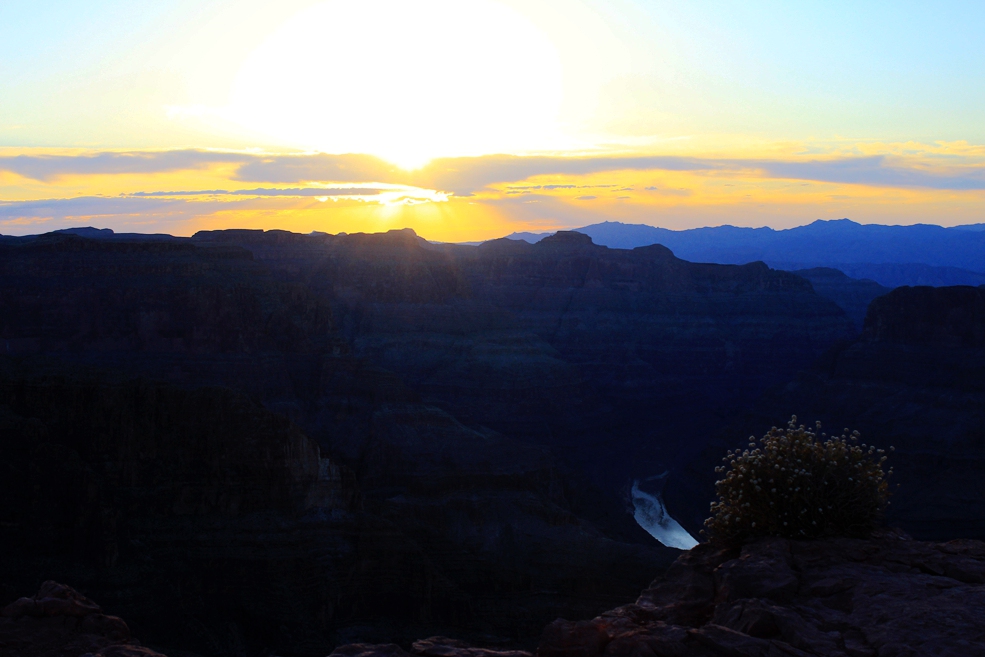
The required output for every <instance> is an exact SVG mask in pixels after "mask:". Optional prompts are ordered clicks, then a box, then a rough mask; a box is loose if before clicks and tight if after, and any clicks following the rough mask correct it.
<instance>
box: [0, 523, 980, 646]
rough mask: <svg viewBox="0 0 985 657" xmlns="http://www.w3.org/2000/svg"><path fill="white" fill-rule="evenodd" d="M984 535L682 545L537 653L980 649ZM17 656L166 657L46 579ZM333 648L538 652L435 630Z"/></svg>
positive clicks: (553, 628)
mask: <svg viewBox="0 0 985 657" xmlns="http://www.w3.org/2000/svg"><path fill="white" fill-rule="evenodd" d="M983 605H985V543H982V542H980V541H970V540H955V541H950V542H947V543H925V542H921V541H914V540H912V539H910V538H909V537H908V536H906V535H905V534H902V533H900V532H882V533H881V534H879V535H877V536H874V537H873V538H871V539H869V540H859V539H825V540H816V541H789V540H785V539H762V540H759V541H756V542H753V543H750V544H747V545H745V546H744V547H742V548H741V549H739V548H734V549H721V548H715V547H714V546H711V545H707V544H702V545H700V546H698V547H696V548H694V549H692V550H690V551H689V552H686V553H684V554H683V555H682V556H681V557H680V558H679V559H678V560H677V561H676V562H675V563H674V564H673V565H672V566H671V567H670V568H669V569H668V570H667V572H666V573H665V574H663V575H662V576H660V577H658V578H657V579H655V580H654V581H653V582H652V583H651V584H650V585H649V586H648V587H647V588H646V589H644V590H643V592H642V594H641V595H640V596H639V598H638V599H637V600H636V602H635V603H633V604H624V605H622V606H619V607H616V608H614V609H610V610H608V611H605V612H603V613H601V614H599V615H598V616H597V617H595V618H593V619H592V620H590V621H589V620H582V621H569V620H564V619H558V620H555V621H554V622H552V623H550V624H549V625H547V626H546V627H545V628H544V630H543V632H542V633H541V637H540V640H539V643H538V645H537V648H536V651H535V653H533V654H535V655H536V657H722V656H732V657H809V656H814V657H880V656H886V655H892V656H898V655H908V656H911V657H943V656H948V657H951V656H953V657H959V656H960V657H980V656H981V655H985V615H983V614H982V613H981V608H982V606H983ZM0 647H3V648H5V650H6V652H5V654H8V655H10V657H74V656H75V655H78V654H80V653H82V652H86V653H88V654H93V657H159V654H158V653H157V652H155V651H153V650H151V649H148V648H144V647H141V646H140V644H139V642H138V641H137V640H135V639H134V638H132V636H131V634H130V630H129V628H128V627H127V625H126V623H125V622H124V621H123V620H121V619H120V618H116V617H113V616H107V615H105V614H104V613H103V612H102V610H101V609H100V608H99V607H98V606H97V605H96V604H95V603H93V602H91V601H90V600H88V599H86V598H84V597H82V596H81V595H79V594H78V593H77V592H76V591H74V590H72V589H69V588H67V587H64V586H62V585H59V584H56V583H54V582H46V583H45V584H44V585H42V587H41V590H40V591H39V592H38V594H37V595H35V596H33V597H32V598H22V599H20V600H18V601H17V602H14V603H12V604H11V605H9V606H7V607H6V608H4V609H3V610H2V612H0ZM407 647H408V648H409V650H405V649H404V648H403V647H401V646H400V645H397V644H393V643H388V644H365V643H362V644H349V645H344V646H340V647H339V648H337V649H336V650H335V651H334V652H333V653H332V656H333V657H407V655H408V653H410V654H413V655H417V656H418V657H533V654H532V653H531V652H526V651H522V650H515V649H513V650H510V649H506V650H504V649H502V648H493V649H489V648H483V647H476V646H474V645H472V644H469V643H467V642H464V641H461V640H458V639H450V638H447V637H442V636H434V637H431V638H428V639H422V640H418V641H415V642H413V643H412V644H411V645H409V646H407Z"/></svg>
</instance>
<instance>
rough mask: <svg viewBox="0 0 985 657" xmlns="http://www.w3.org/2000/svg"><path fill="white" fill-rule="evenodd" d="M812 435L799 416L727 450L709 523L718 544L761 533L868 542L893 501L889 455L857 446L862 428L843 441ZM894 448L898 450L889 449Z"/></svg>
mask: <svg viewBox="0 0 985 657" xmlns="http://www.w3.org/2000/svg"><path fill="white" fill-rule="evenodd" d="M816 427H817V428H816V430H815V431H810V430H808V429H806V428H805V427H804V425H800V426H798V425H797V416H796V415H794V416H793V418H792V419H791V420H790V422H789V423H788V424H787V428H786V429H777V428H776V427H773V428H772V429H770V430H769V432H768V433H767V434H766V435H765V436H763V438H762V439H761V440H760V444H759V446H757V445H756V439H755V437H752V436H750V438H749V447H748V449H745V450H743V451H742V452H739V451H738V450H736V451H734V452H729V453H728V456H726V457H725V459H724V461H725V463H726V464H725V465H722V466H719V467H717V468H715V472H717V473H725V475H724V477H723V478H722V479H720V480H719V481H717V482H715V487H716V492H717V494H718V501H717V502H713V503H712V505H711V512H712V516H711V518H709V519H708V520H706V521H705V527H706V531H705V532H703V533H705V534H706V535H707V536H708V537H709V538H710V539H711V540H712V541H714V542H717V543H725V544H739V543H742V542H743V541H746V540H749V539H752V538H757V537H761V536H782V537H785V538H819V537H823V536H849V537H856V538H864V537H867V536H868V535H869V534H870V533H871V532H872V530H873V529H874V528H875V526H876V523H877V522H878V521H879V519H880V516H881V515H882V512H883V511H884V509H885V507H886V505H887V504H888V503H889V483H888V481H887V479H888V477H889V476H890V475H892V472H893V470H892V468H890V469H889V471H888V473H884V472H883V469H882V467H883V463H885V461H886V456H885V453H884V451H883V450H881V449H876V448H875V447H871V446H869V445H866V444H865V443H861V444H859V442H858V441H859V433H858V431H852V432H849V431H848V429H845V431H844V433H843V434H842V435H841V436H838V437H835V436H832V437H828V436H827V434H824V433H820V431H821V423H820V422H818V423H816ZM889 449H890V450H892V449H893V448H892V447H890V448H889Z"/></svg>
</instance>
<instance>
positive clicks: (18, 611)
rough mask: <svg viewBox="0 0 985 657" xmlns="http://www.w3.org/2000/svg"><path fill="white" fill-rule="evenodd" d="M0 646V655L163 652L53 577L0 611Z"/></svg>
mask: <svg viewBox="0 0 985 657" xmlns="http://www.w3.org/2000/svg"><path fill="white" fill-rule="evenodd" d="M0 651H2V652H3V654H4V655H5V657H80V656H82V657H165V656H164V655H161V654H160V653H158V652H155V651H154V650H151V649H149V648H145V647H143V646H141V645H140V643H139V642H138V641H136V640H135V639H133V638H132V637H131V636H130V628H129V627H127V624H126V623H125V622H124V621H123V619H121V618H118V617H116V616H108V615H106V614H104V613H103V610H102V608H100V606H99V605H97V604H96V603H95V602H93V601H92V600H89V599H88V598H86V597H85V596H83V595H82V594H81V593H79V592H78V591H76V590H75V589H73V588H71V587H68V586H65V585H64V584H59V583H58V582H53V581H47V582H45V583H44V584H42V585H41V588H40V590H39V591H38V592H37V594H36V595H34V596H33V597H30V598H20V599H18V600H16V601H15V602H12V603H10V604H9V605H7V606H6V607H4V608H3V609H2V610H0Z"/></svg>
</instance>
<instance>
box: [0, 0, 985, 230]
mask: <svg viewBox="0 0 985 657" xmlns="http://www.w3.org/2000/svg"><path fill="white" fill-rule="evenodd" d="M983 34H985V3H983V2H981V1H975V2H937V3H925V2H922V3H917V2H903V1H897V2H865V1H859V0H855V1H853V2H840V1H830V0H829V1H828V2H792V1H790V2H779V1H774V2H759V1H753V0H747V1H745V2H705V1H688V2H680V1H677V2H669V1H667V2H665V1H663V0H605V1H602V0H522V1H520V0H499V1H496V0H422V1H417V0H360V1H359V2H352V1H351V0H350V1H348V2H343V1H339V0H324V1H311V0H280V1H279V2H270V1H269V0H267V1H260V0H236V1H233V0H195V1H194V2H193V1H190V0H188V1H186V0H172V1H165V0H155V1H149V2H132V1H130V2H123V1H117V0H90V1H89V2H85V3H82V2H78V1H77V0H73V1H65V0H62V1H50V0H33V1H27V0H9V1H5V2H2V3H0V233H3V234H30V233H40V232H46V231H48V230H53V229H57V228H65V227H71V226H87V225H92V226H97V227H108V228H113V229H114V230H117V231H135V232H167V233H171V234H175V235H188V234H191V233H193V232H195V231H196V230H200V229H205V228H225V227H248V228H285V229H289V230H295V231H302V232H308V231H312V230H320V231H326V232H332V233H335V232H339V231H346V232H354V231H380V230H387V229H390V228H401V227H405V226H409V227H411V228H414V229H415V230H417V232H418V233H419V234H421V235H422V236H424V237H427V238H429V239H436V240H444V241H464V240H479V239H485V238H491V237H497V236H501V235H504V234H507V233H509V232H512V231H515V230H518V231H519V230H535V231H543V230H553V229H558V228H570V227H576V226H582V225H586V224H589V223H596V222H599V221H605V220H615V221H624V222H631V223H647V224H651V225H656V226H664V227H668V228H689V227H697V226H707V225H719V224H733V225H741V226H772V227H774V228H785V227H791V226H796V225H800V224H804V223H808V222H811V221H813V220H815V219H834V218H841V217H849V218H852V219H854V220H856V221H859V222H862V223H890V224H911V223H921V222H922V223H936V224H941V225H958V224H968V223H979V222H985V66H983V62H985V38H983V37H982V35H983Z"/></svg>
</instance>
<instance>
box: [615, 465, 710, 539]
mask: <svg viewBox="0 0 985 657" xmlns="http://www.w3.org/2000/svg"><path fill="white" fill-rule="evenodd" d="M666 476H667V473H666V472H665V473H663V474H661V475H657V476H656V477H650V478H649V479H646V480H645V481H655V480H659V479H663V478H664V477H666ZM630 493H631V495H632V497H633V508H634V509H635V511H634V513H633V517H634V518H635V519H636V522H637V523H639V525H640V527H642V528H643V529H645V530H646V531H647V533H648V534H650V536H652V537H653V538H655V539H657V540H658V541H660V542H661V543H663V544H664V545H666V546H667V547H672V548H677V549H679V550H690V549H691V548H693V547H694V546H695V545H697V544H698V542H697V541H696V540H694V537H693V536H691V535H690V534H688V533H687V530H686V529H684V528H683V527H681V525H680V523H679V522H677V521H676V520H674V519H673V518H671V517H670V515H669V514H668V513H667V509H666V508H665V507H664V503H663V499H662V498H661V496H660V493H648V492H646V491H644V490H641V489H640V481H639V480H638V479H637V480H636V481H634V482H633V488H632V490H631V491H630Z"/></svg>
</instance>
